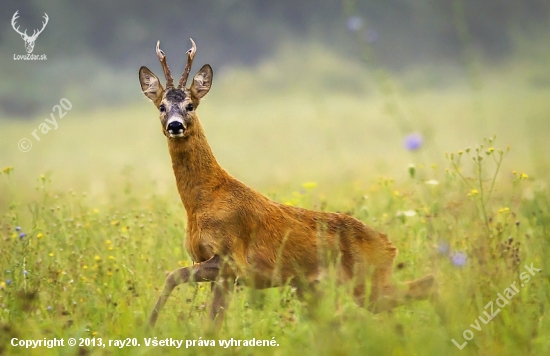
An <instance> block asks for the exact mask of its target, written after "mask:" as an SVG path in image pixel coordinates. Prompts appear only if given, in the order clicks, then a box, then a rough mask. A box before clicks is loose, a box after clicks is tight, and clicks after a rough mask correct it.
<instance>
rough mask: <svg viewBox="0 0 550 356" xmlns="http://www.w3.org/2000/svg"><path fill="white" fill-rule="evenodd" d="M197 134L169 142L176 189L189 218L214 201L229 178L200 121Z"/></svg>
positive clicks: (196, 128) (195, 126) (197, 124)
mask: <svg viewBox="0 0 550 356" xmlns="http://www.w3.org/2000/svg"><path fill="white" fill-rule="evenodd" d="M193 130H194V131H195V132H194V133H193V134H192V135H190V136H189V137H187V138H181V139H170V138H168V149H169V151H170V156H171V158H172V168H173V169H174V175H175V176H176V185H177V187H178V192H179V194H180V197H181V201H182V202H183V205H184V207H185V210H186V211H187V213H188V214H190V213H193V212H195V211H197V210H198V209H200V208H201V204H203V203H205V202H208V201H210V199H209V196H210V195H212V192H213V190H214V189H215V188H216V187H219V186H220V185H221V184H222V183H223V181H225V180H226V179H227V177H228V174H227V172H225V171H224V170H223V168H221V166H220V165H219V164H218V162H217V161H216V158H215V157H214V153H213V152H212V149H211V148H210V145H209V144H208V141H207V140H206V136H205V135H204V130H203V129H202V126H201V124H200V123H199V122H198V120H196V122H195V125H194V128H193Z"/></svg>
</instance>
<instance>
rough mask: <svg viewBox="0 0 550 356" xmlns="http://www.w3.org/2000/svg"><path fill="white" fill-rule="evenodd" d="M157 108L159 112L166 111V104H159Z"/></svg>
mask: <svg viewBox="0 0 550 356" xmlns="http://www.w3.org/2000/svg"><path fill="white" fill-rule="evenodd" d="M159 110H160V112H166V106H164V104H160V106H159Z"/></svg>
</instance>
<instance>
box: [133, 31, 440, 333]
mask: <svg viewBox="0 0 550 356" xmlns="http://www.w3.org/2000/svg"><path fill="white" fill-rule="evenodd" d="M191 42H192V48H191V49H190V50H188V51H187V65H186V67H185V69H184V72H183V75H182V77H181V79H180V81H179V84H178V86H177V87H174V81H173V79H172V76H171V74H170V70H169V68H168V66H167V64H166V56H165V54H164V52H163V51H162V50H160V48H159V42H157V47H156V52H157V56H158V58H159V60H160V63H161V65H162V69H163V71H164V75H165V77H166V88H163V86H162V85H161V83H160V81H159V78H157V77H156V76H155V75H154V74H153V73H152V72H151V71H150V70H149V69H147V68H146V67H141V68H140V70H139V80H140V83H141V89H142V91H143V93H144V94H145V96H147V97H148V98H149V99H150V100H151V101H152V102H153V103H154V104H155V106H156V107H157V109H158V110H159V112H160V123H161V125H162V132H163V133H164V135H165V136H166V137H167V141H168V149H169V151H170V156H171V158H172V168H173V170H174V174H175V176H176V184H177V188H178V192H179V194H180V197H181V200H182V202H183V205H184V207H185V210H186V212H187V237H186V239H185V244H184V245H185V249H186V250H187V252H188V253H189V255H190V256H191V258H192V259H193V262H194V263H195V264H194V265H193V266H192V267H184V268H179V269H176V270H174V271H173V272H171V273H170V274H169V275H168V277H167V278H166V282H165V285H164V288H163V290H162V292H161V295H160V297H159V298H158V300H157V303H156V305H155V307H154V309H153V311H152V313H151V316H150V318H149V324H150V325H151V326H154V324H155V322H156V320H157V318H158V314H159V312H160V310H161V309H162V307H163V306H164V304H165V303H166V301H167V299H168V297H169V295H170V293H171V292H172V290H173V289H174V288H175V287H176V286H177V285H179V284H182V283H187V282H190V281H195V282H212V289H213V294H214V297H213V305H212V309H211V314H210V316H211V317H212V318H213V319H216V317H217V319H218V321H221V320H222V319H223V312H224V309H225V308H226V306H227V301H226V294H227V290H228V289H229V288H230V287H231V286H232V283H231V281H236V280H237V279H239V280H242V281H244V283H245V284H247V285H249V286H251V287H254V288H268V287H274V286H281V285H285V284H290V285H292V286H294V287H296V288H297V289H298V294H299V295H300V294H301V291H303V288H305V287H308V286H312V285H313V284H314V283H315V282H316V281H318V280H319V278H321V277H322V274H323V270H324V267H326V264H327V263H333V264H336V265H337V270H338V278H339V279H341V280H342V281H349V282H350V283H352V284H351V286H352V287H353V294H354V298H355V300H356V302H357V304H359V305H360V306H365V305H364V304H365V294H366V282H367V277H368V275H369V274H370V268H373V271H372V285H371V294H370V300H369V305H368V306H367V308H368V309H369V310H370V311H371V312H374V313H378V312H381V311H384V310H388V309H391V308H394V307H396V306H398V305H401V304H403V303H405V302H406V301H408V300H420V299H426V298H428V297H429V296H430V294H431V289H432V285H433V282H434V278H433V276H432V275H427V276H425V277H423V278H420V279H418V280H415V281H411V282H406V283H405V285H404V286H405V288H404V289H403V290H402V289H398V288H397V287H396V286H395V285H393V284H392V283H391V281H390V277H391V273H392V264H393V260H394V258H395V256H396V254H397V249H396V248H395V247H394V246H393V245H392V243H391V242H390V241H389V240H388V238H387V236H386V235H384V234H382V233H380V232H377V231H375V230H374V229H372V228H370V227H368V226H366V225H365V224H363V223H362V222H361V221H359V220H357V219H354V218H353V217H350V216H348V215H345V214H338V213H326V212H316V211H311V210H306V209H302V208H298V207H293V206H287V205H283V204H279V203H277V202H274V201H271V200H269V199H268V198H266V197H264V196H263V195H261V194H260V193H258V192H256V191H255V190H253V189H251V188H249V187H247V186H246V185H245V184H243V183H241V182H240V181H238V180H237V179H235V178H233V177H232V176H231V175H230V174H229V173H227V172H226V171H225V170H224V169H223V168H222V167H220V165H219V164H218V162H217V161H216V158H215V157H214V154H213V153H212V150H211V149H210V146H209V145H208V142H207V141H206V137H205V134H204V131H203V128H202V126H201V123H200V121H199V118H198V117H197V113H196V110H197V108H198V106H199V103H200V100H201V99H202V98H203V97H204V96H205V95H206V94H207V93H208V91H209V90H210V87H211V85H212V68H211V67H210V65H208V64H206V65H204V66H203V67H202V68H201V69H200V70H199V72H198V73H197V74H196V75H195V77H194V78H193V82H192V83H191V86H190V87H189V88H187V87H186V82H187V77H188V76H189V71H190V69H191V64H192V62H193V58H194V56H195V53H196V45H195V42H193V40H192V39H191Z"/></svg>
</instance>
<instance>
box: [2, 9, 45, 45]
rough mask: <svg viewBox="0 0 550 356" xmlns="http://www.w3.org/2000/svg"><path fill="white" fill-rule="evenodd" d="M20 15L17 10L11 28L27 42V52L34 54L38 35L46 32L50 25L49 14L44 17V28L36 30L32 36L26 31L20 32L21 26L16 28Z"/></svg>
mask: <svg viewBox="0 0 550 356" xmlns="http://www.w3.org/2000/svg"><path fill="white" fill-rule="evenodd" d="M18 13H19V10H17V11H16V12H15V14H13V17H12V18H11V26H12V27H13V29H14V30H15V32H17V33H18V34H20V35H21V38H22V39H23V40H24V41H25V49H26V50H27V53H32V51H33V49H34V42H35V41H36V39H37V38H38V35H39V34H41V33H42V31H44V28H46V25H47V24H48V20H49V18H48V14H47V13H44V16H42V17H43V18H44V20H45V21H44V22H42V28H41V29H40V30H34V31H33V33H32V36H28V35H27V30H25V32H21V31H19V26H17V28H16V27H15V21H16V20H17V19H18V18H19V15H18Z"/></svg>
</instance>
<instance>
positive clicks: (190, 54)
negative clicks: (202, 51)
mask: <svg viewBox="0 0 550 356" xmlns="http://www.w3.org/2000/svg"><path fill="white" fill-rule="evenodd" d="M190 40H191V45H192V47H191V48H189V49H188V50H187V64H186V65H185V69H184V70H183V74H182V75H181V79H180V82H179V85H178V88H180V89H181V88H185V86H186V85H187V78H188V77H189V72H190V71H191V65H192V64H193V58H195V53H197V45H196V44H195V41H193V39H192V38H190Z"/></svg>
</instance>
